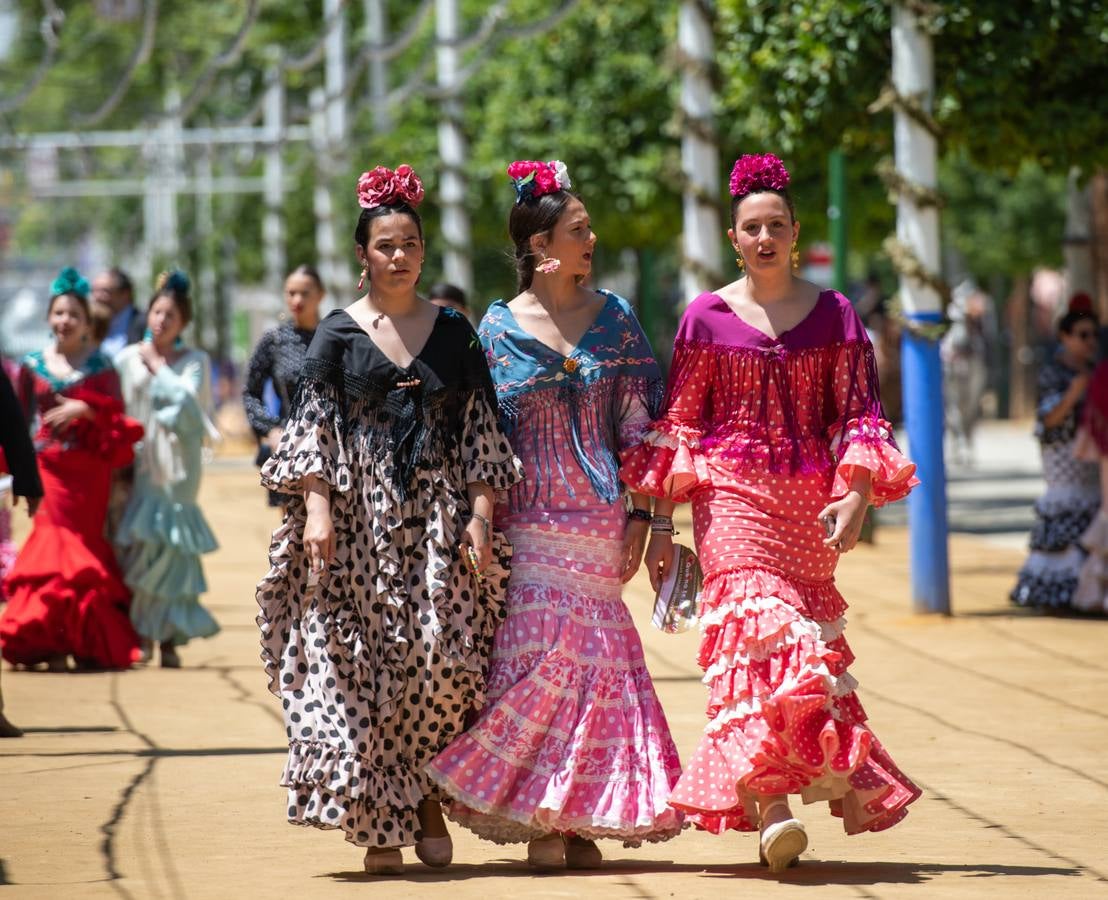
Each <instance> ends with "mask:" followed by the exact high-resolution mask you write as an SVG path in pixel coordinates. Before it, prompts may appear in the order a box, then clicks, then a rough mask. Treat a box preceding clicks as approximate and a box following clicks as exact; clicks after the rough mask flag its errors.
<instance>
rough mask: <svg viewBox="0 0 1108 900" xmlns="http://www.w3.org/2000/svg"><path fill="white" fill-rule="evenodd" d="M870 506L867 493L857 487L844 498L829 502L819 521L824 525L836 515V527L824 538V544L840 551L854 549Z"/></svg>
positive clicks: (844, 551) (845, 551)
mask: <svg viewBox="0 0 1108 900" xmlns="http://www.w3.org/2000/svg"><path fill="white" fill-rule="evenodd" d="M868 506H869V501H868V500H867V499H866V496H865V494H863V493H862V492H861V491H858V490H855V489H851V490H849V491H847V494H846V496H845V497H843V498H842V500H836V501H835V502H834V503H828V504H827V506H825V507H824V508H823V509H822V510H821V511H820V514H819V523H820V526H821V527H822V526H823V523H824V520H825V519H827V517H828V516H831V517H834V519H835V529H834V531H832V532H831V534H830V535H828V536H827V537H826V538H824V539H823V545H824V546H825V547H832V548H834V549H837V550H838V551H839V552H840V553H847V552H849V551H851V550H853V549H854V545H855V544H857V543H858V535H859V534H861V532H862V523H863V522H864V521H865V518H866V508H867V507H868Z"/></svg>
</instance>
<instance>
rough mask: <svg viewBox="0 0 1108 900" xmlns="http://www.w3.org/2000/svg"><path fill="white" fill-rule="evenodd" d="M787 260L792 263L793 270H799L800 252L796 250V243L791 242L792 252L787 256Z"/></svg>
mask: <svg viewBox="0 0 1108 900" xmlns="http://www.w3.org/2000/svg"><path fill="white" fill-rule="evenodd" d="M789 258H790V259H792V261H793V268H794V269H799V268H800V251H799V250H797V249H796V241H793V250H792V253H790V254H789Z"/></svg>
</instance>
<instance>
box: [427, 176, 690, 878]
mask: <svg viewBox="0 0 1108 900" xmlns="http://www.w3.org/2000/svg"><path fill="white" fill-rule="evenodd" d="M508 174H509V176H510V177H511V178H512V179H513V181H514V182H515V185H516V191H517V201H516V205H515V207H514V208H513V210H512V214H511V217H510V220H509V231H510V233H511V235H512V239H513V241H514V242H515V254H516V261H517V268H518V271H519V282H520V283H519V295H518V296H517V297H515V298H514V299H513V300H511V301H509V302H507V303H505V302H504V301H502V300H498V301H496V302H495V303H493V304H492V305H491V306H490V307H489V310H488V312H487V313H486V315H485V317H484V319H483V320H482V322H481V325H480V328H479V329H478V333H479V334H480V337H481V342H482V344H483V345H484V347H485V352H486V356H487V358H488V361H489V367H490V369H491V371H492V378H493V382H494V384H495V385H496V392H497V401H498V405H499V408H500V417H501V421H502V423H503V424H504V426H505V430H506V432H507V434H508V438H509V440H510V441H511V443H512V446H513V448H514V449H515V452H516V454H517V455H518V456H519V458H520V459H521V460H522V461H523V464H524V470H525V472H526V480H525V481H524V482H523V483H521V484H518V485H515V486H514V487H513V488H512V489H511V491H510V492H509V494H508V497H507V502H506V503H500V504H499V505H498V507H497V510H496V521H497V524H498V525H500V526H502V527H503V528H504V530H505V532H506V533H507V536H508V539H509V540H510V541H511V543H512V546H513V548H514V555H513V558H512V574H511V579H510V581H509V583H508V599H507V613H508V615H507V619H506V620H505V621H504V622H502V623H501V624H500V625H499V626H498V628H497V631H496V637H495V641H494V644H493V653H492V660H491V666H490V670H489V686H488V705H487V706H486V707H485V709H484V710H482V712H481V715H480V717H479V718H478V719H477V721H476V722H475V723H474V724H473V725H472V726H471V727H470V729H469V730H468V731H467V732H466V733H465V734H463V735H462V736H461V737H460V738H458V739H456V740H455V741H453V742H452V743H451V744H450V745H449V746H447V748H446V749H445V750H443V751H442V752H441V753H440V754H439V755H438V756H437V757H436V758H435V760H434V761H433V762H432V763H431V765H430V766H429V767H428V769H427V773H428V774H429V776H430V777H431V779H432V780H433V781H435V782H436V783H437V784H438V785H439V787H441V788H442V789H443V790H444V791H445V792H446V793H447V794H448V795H449V796H450V797H451V798H452V799H451V801H450V802H449V803H448V805H447V813H448V815H449V816H450V817H451V818H452V819H454V820H455V821H457V822H459V823H461V824H463V825H465V826H466V827H468V828H470V829H471V830H472V831H474V832H475V833H476V834H477V835H478V836H480V837H482V838H485V839H487V840H491V841H495V842H497V843H516V842H523V841H528V842H529V843H528V848H527V859H528V862H529V863H530V864H531V865H532V866H535V867H537V868H548V869H553V868H560V867H562V866H565V867H568V868H572V869H584V868H592V867H594V866H596V865H599V863H600V861H601V853H600V850H599V849H598V848H597V846H596V844H595V843H594V841H595V840H596V839H598V838H614V839H619V840H622V841H624V842H625V843H626V844H628V845H638V844H639V843H641V842H642V841H660V840H666V839H668V838H671V837H673V836H674V835H676V834H677V833H678V832H679V831H680V830H681V826H682V817H681V815H680V814H679V813H677V812H676V811H675V810H673V809H671V808H670V807H669V806H667V803H666V801H667V799H668V797H669V793H670V791H671V790H672V789H673V786H674V785H675V784H676V783H677V778H678V776H679V775H680V763H679V760H678V757H677V750H676V747H675V746H674V744H673V740H672V738H671V737H670V733H669V728H668V726H667V724H666V719H665V715H664V714H663V712H662V709H661V706H660V705H659V703H658V698H657V696H656V695H655V693H654V686H653V684H652V682H651V680H650V674H649V672H647V669H646V664H645V662H644V660H643V650H642V644H641V642H640V641H639V636H638V633H637V632H636V631H635V625H634V623H633V622H632V620H631V615H630V613H629V612H628V609H627V607H626V606H625V605H624V603H623V600H622V599H621V593H622V586H623V584H624V583H625V582H627V581H628V580H629V579H630V578H631V576H632V575H633V574H634V573H635V571H636V570H637V569H638V567H639V564H640V561H641V559H642V552H643V546H644V544H645V542H646V534H647V530H648V524H649V522H650V513H649V506H648V504H649V500H648V498H646V497H643V496H641V495H632V497H631V499H632V503H633V505H634V511H633V512H632V513H630V515H629V514H628V513H627V511H626V510H625V507H624V505H623V489H622V486H621V485H620V481H619V456H618V454H619V452H620V451H621V450H623V449H626V448H627V447H629V446H632V445H634V444H636V443H638V441H639V440H640V439H641V437H642V433H643V431H644V429H645V428H646V426H647V425H648V424H649V422H650V420H651V418H652V417H653V416H654V415H655V414H656V413H657V409H658V404H659V402H660V401H661V396H662V381H661V374H660V372H659V370H658V366H657V363H656V362H655V361H654V357H653V355H652V353H651V352H650V347H649V345H648V343H647V340H646V336H645V335H644V334H643V332H642V329H641V328H640V327H639V324H638V322H637V320H636V319H635V316H634V313H632V312H631V309H630V307H629V306H628V305H627V302H626V301H625V300H623V299H622V298H620V297H617V296H616V295H615V294H612V293H609V292H607V291H592V290H588V289H586V288H584V287H582V286H581V284H580V282H581V281H582V280H583V279H584V278H585V277H587V276H588V274H589V272H590V270H591V267H592V251H593V247H594V245H595V243H596V236H595V235H594V234H593V232H592V230H591V228H590V226H589V217H588V212H587V211H586V209H585V206H584V204H583V203H582V202H581V200H580V199H579V198H578V197H576V196H575V195H574V194H572V193H570V192H569V191H568V190H567V188H568V187H569V179H568V177H567V176H566V174H565V167H564V166H563V165H562V164H561V163H542V162H516V163H513V164H512V165H511V166H509V168H508Z"/></svg>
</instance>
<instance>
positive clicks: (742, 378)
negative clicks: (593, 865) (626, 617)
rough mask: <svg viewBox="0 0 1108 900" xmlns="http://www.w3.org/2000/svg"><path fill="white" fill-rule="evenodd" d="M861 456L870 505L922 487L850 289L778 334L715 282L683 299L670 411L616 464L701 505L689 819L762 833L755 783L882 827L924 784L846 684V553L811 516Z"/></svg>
mask: <svg viewBox="0 0 1108 900" xmlns="http://www.w3.org/2000/svg"><path fill="white" fill-rule="evenodd" d="M855 466H861V467H863V468H866V469H869V470H870V472H871V473H872V484H873V501H872V502H873V503H874V504H875V505H878V506H880V505H882V504H884V503H886V502H888V501H891V500H898V499H900V498H902V497H904V496H905V495H907V494H908V492H909V491H910V490H911V488H912V487H913V486H914V485H915V484H917V483H918V482H917V480H916V479H915V478H914V477H913V476H914V472H915V466H914V465H913V464H912V463H911V462H909V461H908V460H907V459H906V458H905V457H904V456H902V455H901V453H900V452H899V450H898V449H897V447H896V444H895V443H894V441H893V438H892V435H891V426H890V425H889V423H888V422H887V421H885V419H884V417H883V413H882V409H881V403H880V400H879V398H878V383H877V370H876V365H875V362H874V354H873V348H872V347H871V345H870V342H869V340H868V338H867V337H866V334H865V331H864V329H863V327H862V323H861V321H860V320H859V319H858V317H857V315H856V314H855V312H854V310H853V308H852V307H851V305H850V301H849V300H847V299H846V298H845V297H843V296H841V295H840V294H838V293H836V292H834V291H824V292H823V293H822V294H821V295H820V297H819V299H818V301H817V303H816V306H815V307H814V309H813V310H812V312H811V313H810V314H809V315H808V317H807V318H806V319H805V320H804V321H803V322H801V323H800V324H799V325H797V326H796V327H795V328H793V329H791V330H789V331H787V332H785V333H783V334H782V335H781V336H780V337H779V338H777V339H774V338H771V337H769V336H768V335H766V334H764V333H763V332H761V331H760V330H758V329H756V328H754V327H753V326H750V325H748V324H747V323H745V322H744V321H743V320H741V319H740V318H739V317H738V316H736V315H735V313H734V312H733V311H732V310H731V308H730V307H729V306H728V305H727V304H726V303H725V302H724V301H723V300H722V299H721V298H720V297H718V296H717V295H715V294H702V295H701V296H699V297H698V298H697V299H696V300H695V301H693V303H691V304H690V305H689V307H688V309H687V311H686V312H685V315H684V318H683V320H682V322H681V326H680V329H679V331H678V335H677V340H676V343H675V347H674V357H673V366H672V370H671V372H670V379H669V385H668V390H667V399H666V402H665V404H664V413H663V415H662V417H661V418H660V419H659V420H658V421H657V422H655V423H654V425H653V426H652V430H651V431H649V432H648V433H647V435H646V437H645V439H644V440H643V442H642V444H641V445H640V446H638V447H636V448H634V449H633V450H632V451H631V452H630V453H629V454H627V455H626V456H625V458H624V465H623V468H622V476H623V479H624V481H625V482H626V483H627V485H628V487H629V488H630V489H632V490H638V491H643V492H645V493H648V494H652V495H654V496H658V497H669V498H671V499H673V500H676V501H678V502H684V501H690V500H691V501H692V505H693V525H694V536H695V540H696V547H697V551H698V554H699V557H700V562H701V565H702V566H703V569H704V575H705V581H704V590H703V594H702V596H701V605H700V624H701V631H702V640H701V644H700V652H699V663H700V666H701V668H702V669H703V670H704V679H703V680H704V683H705V684H706V685H707V686H708V709H707V715H708V724H707V727H706V728H705V729H704V734H703V737H702V738H701V740H700V743H699V745H698V746H697V748H696V751H695V752H694V754H693V757H692V759H691V760H690V761H689V762H688V764H687V766H686V768H685V774H684V775H683V776H682V778H681V781H680V783H679V784H678V785H677V788H676V790H674V792H673V795H672V797H671V798H670V803H671V804H672V805H673V806H674V807H676V808H677V809H680V810H683V811H685V812H686V813H688V814H690V816H691V818H692V821H693V823H694V824H695V825H696V826H697V827H698V828H701V829H703V830H707V831H711V832H714V833H716V834H721V833H723V832H724V831H725V830H727V829H735V830H739V831H755V830H757V828H758V826H759V822H758V811H757V805H756V802H755V795H759V794H770V795H772V794H800V795H801V797H802V799H803V800H804V802H805V803H812V802H815V801H820V800H825V801H827V802H828V803H829V805H830V810H831V813H832V814H833V815H836V816H839V817H841V818H842V820H843V825H844V827H845V829H846V831H847V833H849V834H858V833H860V832H864V831H880V830H882V829H885V828H888V827H890V826H891V825H894V824H895V823H897V822H899V821H900V820H901V819H902V818H903V817H904V816H905V815H906V813H907V806H908V804H910V803H911V802H912V801H914V800H916V799H917V798H918V797H919V795H920V791H919V788H917V787H916V785H914V784H913V783H912V781H911V780H910V779H909V778H908V777H907V776H905V775H904V774H903V773H902V772H901V771H900V770H899V769H898V768H897V766H896V764H895V763H894V762H893V760H892V759H891V757H890V756H889V754H888V753H887V752H886V751H885V748H884V747H883V746H882V745H881V743H880V742H879V741H878V739H877V737H876V735H874V733H873V732H872V731H871V730H870V729H869V727H868V726H867V724H866V714H865V712H864V710H863V709H862V705H861V703H860V702H859V701H858V698H857V697H856V696H855V693H854V689H855V686H856V682H855V680H854V679H853V678H852V677H851V676H850V674H849V672H848V667H849V666H850V663H851V661H852V660H853V658H854V657H853V654H852V653H851V651H850V648H849V646H847V642H846V639H845V637H844V636H843V626H844V624H845V620H844V618H843V614H844V613H845V612H846V602H845V601H844V600H843V598H842V596H841V595H840V594H839V592H838V590H837V589H836V587H835V580H834V573H835V565H836V563H837V561H838V554H837V552H836V551H834V550H830V549H828V548H827V547H825V546H824V545H823V543H822V539H823V537H824V531H823V528H822V526H821V525H820V523H819V522H818V521H817V516H818V515H819V512H820V511H821V509H822V508H823V507H824V506H825V505H826V504H827V503H828V502H829V501H831V500H834V499H839V498H841V497H843V496H844V495H845V494H846V492H847V490H848V487H849V485H850V482H851V477H852V472H853V469H854V467H855Z"/></svg>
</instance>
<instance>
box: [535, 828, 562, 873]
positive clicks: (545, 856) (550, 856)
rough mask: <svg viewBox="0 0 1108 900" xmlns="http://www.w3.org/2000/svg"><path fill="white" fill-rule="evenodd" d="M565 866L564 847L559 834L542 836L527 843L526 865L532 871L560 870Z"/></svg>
mask: <svg viewBox="0 0 1108 900" xmlns="http://www.w3.org/2000/svg"><path fill="white" fill-rule="evenodd" d="M565 864H566V845H565V841H563V840H562V836H561V835H560V834H544V835H543V836H542V837H540V838H532V839H531V840H530V841H529V842H528V843H527V865H529V866H531V867H532V868H534V869H561V868H563V867H564V866H565Z"/></svg>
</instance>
